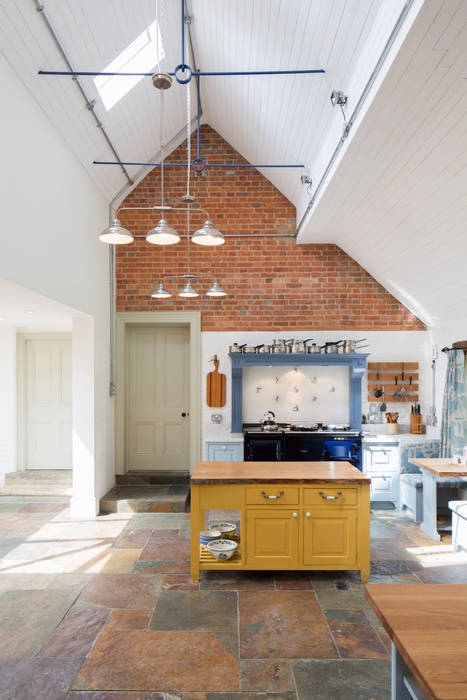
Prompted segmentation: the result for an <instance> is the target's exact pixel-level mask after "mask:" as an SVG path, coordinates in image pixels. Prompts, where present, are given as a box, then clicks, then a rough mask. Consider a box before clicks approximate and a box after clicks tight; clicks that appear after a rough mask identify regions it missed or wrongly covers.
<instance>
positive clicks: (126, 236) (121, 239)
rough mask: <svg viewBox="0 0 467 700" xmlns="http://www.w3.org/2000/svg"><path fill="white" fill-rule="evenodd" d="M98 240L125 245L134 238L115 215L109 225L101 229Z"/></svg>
mask: <svg viewBox="0 0 467 700" xmlns="http://www.w3.org/2000/svg"><path fill="white" fill-rule="evenodd" d="M99 240H100V241H102V242H103V243H111V244H112V245H126V244H127V243H132V242H133V241H134V238H133V236H132V235H131V233H130V232H129V231H127V229H126V228H123V226H122V225H121V223H120V221H119V219H117V218H116V217H115V218H113V219H112V223H111V224H110V226H109V227H108V228H106V229H104V230H103V231H102V233H101V235H100V236H99Z"/></svg>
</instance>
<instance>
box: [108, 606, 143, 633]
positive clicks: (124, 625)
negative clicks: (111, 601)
mask: <svg viewBox="0 0 467 700" xmlns="http://www.w3.org/2000/svg"><path fill="white" fill-rule="evenodd" d="M150 618H151V610H111V611H110V615H109V617H108V618H107V624H106V629H115V630H145V629H147V628H148V625H149V620H150Z"/></svg>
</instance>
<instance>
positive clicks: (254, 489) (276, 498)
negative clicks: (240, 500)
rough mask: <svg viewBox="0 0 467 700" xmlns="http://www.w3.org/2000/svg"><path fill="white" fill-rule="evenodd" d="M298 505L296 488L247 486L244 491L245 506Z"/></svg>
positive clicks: (271, 485)
mask: <svg viewBox="0 0 467 700" xmlns="http://www.w3.org/2000/svg"><path fill="white" fill-rule="evenodd" d="M275 503H277V505H287V506H289V505H298V488H294V487H291V486H281V485H280V484H279V485H278V484H270V485H268V484H262V485H261V486H248V487H247V489H246V504H247V505H274V504H275Z"/></svg>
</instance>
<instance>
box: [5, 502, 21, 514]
mask: <svg viewBox="0 0 467 700" xmlns="http://www.w3.org/2000/svg"><path fill="white" fill-rule="evenodd" d="M21 505H22V504H21V503H0V514H1V513H17V512H18V511H19V509H20V508H21Z"/></svg>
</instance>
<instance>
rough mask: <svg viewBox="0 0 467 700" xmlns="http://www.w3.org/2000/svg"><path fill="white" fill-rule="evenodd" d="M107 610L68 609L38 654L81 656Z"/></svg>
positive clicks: (91, 641) (93, 638)
mask: <svg viewBox="0 0 467 700" xmlns="http://www.w3.org/2000/svg"><path fill="white" fill-rule="evenodd" d="M108 614H109V611H108V610H106V609H105V608H102V609H97V610H96V609H93V608H89V609H87V610H86V609H83V610H70V612H69V613H68V615H66V616H65V617H64V619H63V620H62V622H61V623H60V624H59V626H58V627H57V629H56V630H55V632H54V633H53V634H52V636H51V638H50V639H49V641H48V642H47V644H46V645H45V646H44V647H43V649H42V651H41V652H40V654H39V656H47V657H67V658H83V657H84V656H87V654H88V652H89V650H90V649H91V647H92V645H93V643H94V640H95V639H96V637H97V635H98V634H99V632H100V631H101V629H102V628H103V626H104V624H105V622H106V620H107V617H108Z"/></svg>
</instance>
